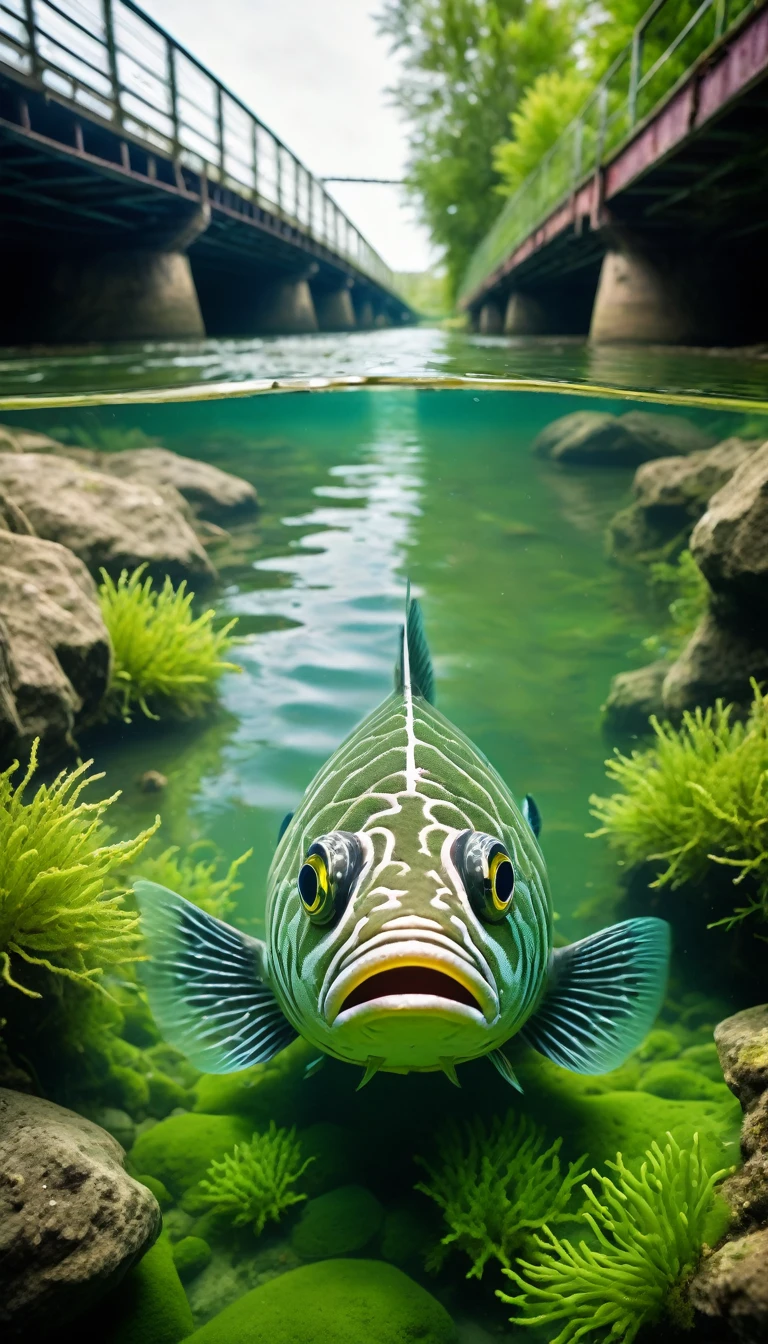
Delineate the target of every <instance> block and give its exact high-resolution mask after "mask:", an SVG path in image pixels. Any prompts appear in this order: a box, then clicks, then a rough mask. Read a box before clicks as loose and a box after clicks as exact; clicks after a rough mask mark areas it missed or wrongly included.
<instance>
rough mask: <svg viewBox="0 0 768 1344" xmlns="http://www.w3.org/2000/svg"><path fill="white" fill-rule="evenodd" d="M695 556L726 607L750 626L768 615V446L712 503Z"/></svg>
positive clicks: (697, 533)
mask: <svg viewBox="0 0 768 1344" xmlns="http://www.w3.org/2000/svg"><path fill="white" fill-rule="evenodd" d="M691 554H692V555H693V557H694V559H695V560H696V563H697V564H698V566H699V569H700V570H701V571H702V573H703V574H704V577H705V578H706V579H707V581H708V583H709V585H710V587H711V588H712V590H713V592H714V593H715V594H716V595H717V596H718V597H719V598H720V602H721V606H723V607H724V608H726V609H728V610H730V611H732V612H733V613H734V615H735V616H736V617H737V618H741V619H743V620H744V622H745V623H746V624H747V625H748V626H752V625H754V626H757V624H758V622H759V623H760V624H761V625H762V626H763V627H764V624H765V618H766V616H767V615H768V443H764V444H763V446H762V447H761V448H759V449H758V450H757V452H755V453H752V454H750V456H749V457H748V458H747V460H746V461H745V462H743V463H742V465H741V466H740V467H739V468H738V470H737V471H735V472H734V474H733V476H732V477H731V479H730V480H729V481H728V483H727V484H726V485H724V486H723V488H722V489H721V490H718V491H717V493H716V494H715V495H713V497H712V498H711V499H710V501H709V507H708V508H707V511H706V513H705V514H704V515H703V517H702V518H701V519H700V520H699V522H698V523H697V524H696V527H695V528H694V530H693V534H692V536H691Z"/></svg>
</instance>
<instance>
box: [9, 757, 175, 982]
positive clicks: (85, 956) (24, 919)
mask: <svg viewBox="0 0 768 1344" xmlns="http://www.w3.org/2000/svg"><path fill="white" fill-rule="evenodd" d="M37 748H38V742H37V740H36V741H35V742H34V744H33V746H32V752H31V756H30V761H29V766H28V767H27V770H26V772H25V774H24V777H23V779H22V780H21V782H20V783H19V784H18V785H17V786H16V787H15V788H14V786H13V784H12V783H11V778H12V776H13V775H14V774H15V772H16V770H17V769H18V761H16V762H15V763H14V764H13V765H12V766H10V767H9V768H8V769H7V770H5V771H3V773H2V774H0V974H1V975H2V979H3V980H4V981H5V982H6V984H8V985H11V986H13V987H14V988H15V989H19V990H21V991H22V993H25V994H28V995H31V996H32V997H34V998H39V997H40V995H39V994H38V993H37V992H36V991H33V990H31V989H29V988H25V986H24V985H22V984H20V983H19V982H18V981H17V980H16V978H15V977H16V975H17V974H18V971H17V970H16V968H15V966H14V962H15V961H18V962H26V963H27V965H29V966H38V967H43V968H44V969H45V970H46V971H49V972H51V973H52V974H54V975H57V976H64V977H66V978H68V979H70V980H74V981H77V982H79V983H80V984H84V985H91V986H93V985H96V984H97V983H98V981H99V978H100V977H101V975H102V974H103V971H104V969H105V968H106V967H108V966H115V965H120V964H124V963H125V962H127V961H136V960H137V959H138V958H139V955H140V954H139V940H138V936H137V925H138V916H137V915H136V914H134V913H133V912H132V911H130V910H127V909H126V908H125V905H124V903H123V898H124V893H123V892H122V891H120V890H119V889H118V888H117V887H116V882H115V879H114V877H113V874H114V873H115V871H116V870H117V869H120V868H122V867H124V865H125V864H126V863H130V862H132V861H133V860H134V859H135V858H137V857H138V855H139V854H140V853H141V851H142V849H143V848H144V846H145V844H146V843H147V840H148V839H149V837H150V836H151V835H153V834H154V832H155V831H156V830H157V827H158V826H159V824H160V818H159V817H158V818H157V821H156V822H155V825H154V826H153V827H151V828H150V829H149V830H146V831H142V832H141V834H140V835H138V836H136V838H135V839H134V840H124V841H122V842H120V843H117V844H109V843H108V840H109V831H108V830H107V829H106V827H105V825H104V816H105V813H106V812H107V811H108V809H109V807H110V806H111V804H112V803H114V802H115V800H116V799H117V798H118V797H119V793H115V794H113V795H112V797H111V798H104V799H102V800H100V801H99V802H93V803H86V802H83V801H82V800H81V795H82V793H83V791H84V789H86V788H87V787H88V786H89V785H92V784H94V783H96V781H97V780H99V779H102V778H103V775H88V769H89V767H90V766H91V765H92V764H93V762H92V761H86V762H85V763H84V764H82V765H79V766H78V767H77V769H76V770H72V771H68V770H62V771H61V772H60V773H59V774H58V775H57V776H56V778H55V779H54V781H53V783H52V784H41V785H40V787H39V788H38V790H37V792H36V793H35V794H34V796H33V797H32V798H31V800H30V801H29V802H27V801H26V797H25V795H26V793H27V789H28V786H29V784H30V781H31V779H32V776H33V775H34V773H35V769H36V767H37Z"/></svg>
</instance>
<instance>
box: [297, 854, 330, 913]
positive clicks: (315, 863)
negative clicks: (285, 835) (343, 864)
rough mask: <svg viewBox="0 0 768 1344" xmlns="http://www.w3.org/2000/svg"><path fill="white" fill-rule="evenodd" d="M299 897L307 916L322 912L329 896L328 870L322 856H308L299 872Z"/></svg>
mask: <svg viewBox="0 0 768 1344" xmlns="http://www.w3.org/2000/svg"><path fill="white" fill-rule="evenodd" d="M298 887H299V897H300V899H301V903H302V905H303V906H304V909H305V911H306V913H307V914H308V915H317V914H319V913H320V911H321V910H322V908H323V906H324V905H325V903H326V901H327V900H328V894H329V881H328V868H327V865H326V862H325V859H324V858H323V856H322V854H308V855H307V858H306V859H305V861H304V863H303V864H302V867H301V870H300V872H299V880H298Z"/></svg>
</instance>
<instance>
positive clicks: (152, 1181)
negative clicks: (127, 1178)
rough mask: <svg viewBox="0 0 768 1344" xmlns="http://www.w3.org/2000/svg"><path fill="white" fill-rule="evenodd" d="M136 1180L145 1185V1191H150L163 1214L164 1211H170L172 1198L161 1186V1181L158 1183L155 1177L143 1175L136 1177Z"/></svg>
mask: <svg viewBox="0 0 768 1344" xmlns="http://www.w3.org/2000/svg"><path fill="white" fill-rule="evenodd" d="M136 1180H137V1181H139V1182H140V1183H141V1184H142V1185H146V1187H147V1189H148V1190H151V1191H152V1194H153V1195H154V1196H155V1199H156V1200H157V1202H158V1204H159V1205H160V1208H161V1209H162V1210H163V1212H165V1210H166V1209H170V1207H171V1205H172V1204H173V1196H172V1195H171V1194H170V1192H169V1191H168V1190H167V1189H166V1187H165V1186H164V1185H163V1182H162V1181H159V1180H158V1179H157V1177H156V1176H145V1175H144V1174H143V1173H142V1174H141V1175H138V1176H137V1177H136Z"/></svg>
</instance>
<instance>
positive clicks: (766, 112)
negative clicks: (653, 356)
mask: <svg viewBox="0 0 768 1344" xmlns="http://www.w3.org/2000/svg"><path fill="white" fill-rule="evenodd" d="M766 230H768V6H766V5H765V4H762V3H758V4H752V3H745V0H700V3H699V0H688V2H687V3H682V4H681V3H680V0H654V3H653V4H652V5H651V7H650V9H649V10H648V11H647V13H646V14H645V15H644V17H643V18H642V19H641V21H640V23H639V24H638V25H637V27H636V29H635V31H634V34H633V39H632V42H631V43H630V45H629V46H628V47H627V48H626V49H625V50H624V51H622V52H621V53H620V54H619V56H618V57H617V58H616V60H615V61H614V62H613V64H612V66H611V67H610V69H609V70H608V71H607V73H606V74H605V76H604V78H603V79H602V80H601V81H600V82H599V84H598V85H597V86H596V88H595V89H594V91H593V93H592V95H591V96H590V98H589V100H588V101H587V103H586V104H585V106H584V107H583V109H582V111H581V113H580V114H579V115H578V117H576V118H575V120H574V121H573V122H572V123H571V124H570V125H569V126H568V127H567V129H566V130H565V131H564V132H563V134H562V135H561V136H560V137H559V139H558V140H557V141H556V142H555V144H554V145H553V146H552V148H551V149H550V150H549V152H548V153H547V155H546V156H545V157H544V158H543V159H542V161H541V162H540V163H539V165H538V166H537V168H536V169H535V170H534V172H533V173H531V174H530V176H529V177H528V178H527V179H526V180H525V181H524V182H523V183H522V185H521V186H520V188H519V189H518V191H517V192H516V193H515V194H514V195H513V196H511V197H510V199H509V200H508V202H507V204H506V206H505V207H504V209H503V210H502V212H501V214H500V216H499V217H498V219H497V220H496V222H495V224H494V225H493V227H492V228H491V230H490V232H489V234H488V235H487V236H486V238H485V239H484V240H483V242H482V243H481V245H480V247H479V248H478V249H477V251H476V253H475V255H474V257H473V258H472V261H471V263H470V266H469V270H468V273H467V276H466V278H465V281H464V285H463V288H462V292H461V294H460V298H459V302H460V306H461V307H462V308H463V309H464V310H465V311H466V312H468V313H469V314H470V316H471V318H472V321H473V324H474V326H475V327H476V329H479V330H480V331H483V332H487V333H492V334H494V333H500V332H506V333H508V334H510V335H530V334H553V335H564V334H568V333H579V334H581V333H586V332H589V333H590V335H591V337H592V339H593V340H595V341H596V342H613V341H637V342H648V343H659V344H676V343H685V344H699V345H713V344H749V343H751V342H756V341H765V340H767V339H768V247H767V246H766V242H767V240H766Z"/></svg>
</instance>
